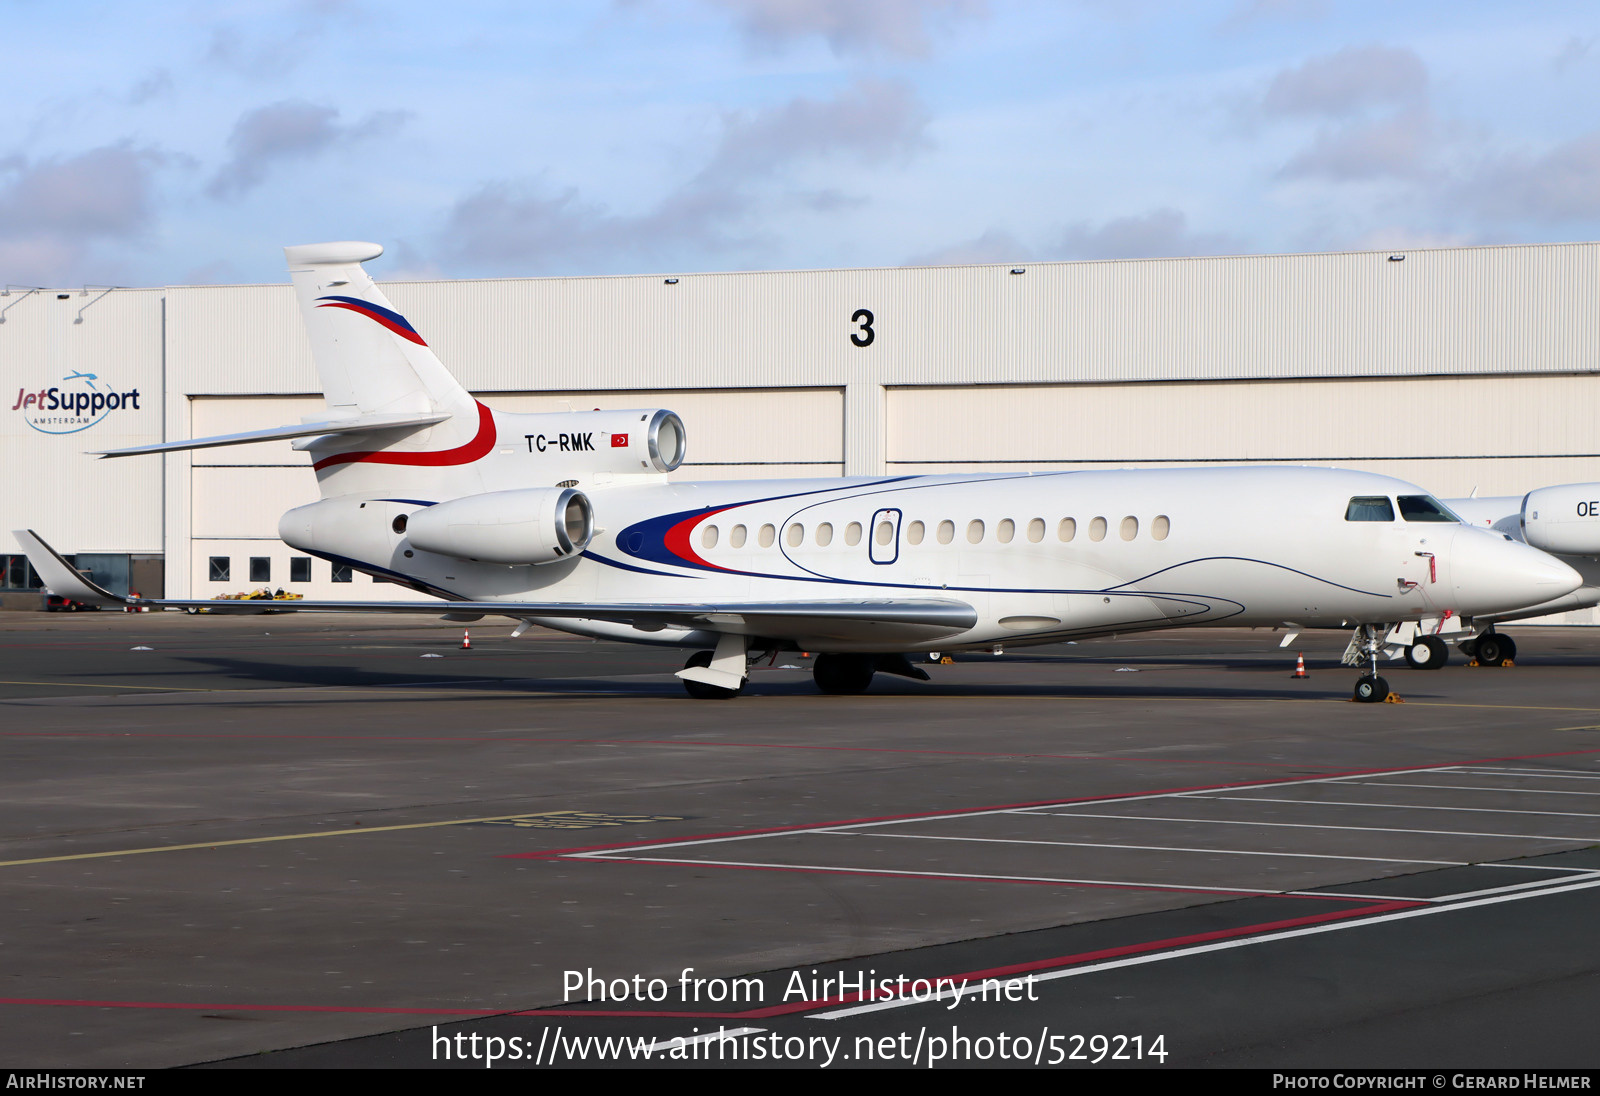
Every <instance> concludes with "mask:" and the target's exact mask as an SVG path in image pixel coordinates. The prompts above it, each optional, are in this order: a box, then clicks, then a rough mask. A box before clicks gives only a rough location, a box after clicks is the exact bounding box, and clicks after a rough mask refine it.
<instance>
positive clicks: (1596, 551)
mask: <svg viewBox="0 0 1600 1096" xmlns="http://www.w3.org/2000/svg"><path fill="white" fill-rule="evenodd" d="M1522 537H1523V539H1524V540H1526V541H1527V542H1528V543H1529V544H1531V545H1533V546H1534V547H1535V548H1542V549H1543V550H1544V551H1546V552H1554V553H1556V554H1557V555H1563V556H1600V483H1568V484H1563V485H1562V486H1560V487H1541V488H1539V489H1538V490H1537V491H1530V492H1528V497H1527V498H1525V499H1523V500H1522Z"/></svg>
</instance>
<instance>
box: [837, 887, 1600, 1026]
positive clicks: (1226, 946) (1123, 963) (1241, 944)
mask: <svg viewBox="0 0 1600 1096" xmlns="http://www.w3.org/2000/svg"><path fill="white" fill-rule="evenodd" d="M1595 887H1600V879H1592V880H1585V881H1583V882H1581V883H1568V884H1565V885H1563V886H1556V887H1545V888H1543V889H1541V890H1530V891H1520V892H1518V893H1516V894H1498V895H1493V896H1490V897H1486V898H1476V899H1472V900H1470V901H1466V902H1450V903H1440V904H1437V905H1430V906H1424V907H1423V908H1421V909H1409V910H1399V911H1397V912H1395V913H1380V914H1378V915H1376V916H1374V917H1363V918H1359V919H1352V920H1349V921H1336V922H1333V923H1332V924H1326V925H1310V926H1307V927H1306V928H1301V929H1286V930H1284V931H1283V932H1273V933H1267V934H1265V935H1262V936H1249V937H1245V938H1244V939H1241V940H1222V941H1218V942H1217V943H1214V944H1197V945H1195V946H1194V947H1187V948H1177V949H1174V950H1173V951H1163V952H1157V953H1155V954H1152V955H1133V956H1129V957H1127V958H1125V959H1111V960H1107V961H1106V962H1103V963H1091V964H1088V965H1085V966H1081V967H1068V968H1065V969H1063V970H1054V971H1049V972H1048V973H1045V974H1034V975H1032V976H1031V977H1032V978H1033V980H1034V981H1035V982H1053V981H1055V980H1057V979H1059V978H1077V977H1080V976H1082V975H1085V974H1098V973H1099V972H1101V971H1106V970H1117V969H1119V968H1121V967H1135V966H1142V965H1145V964H1147V963H1163V962H1166V961H1168V960H1170V959H1183V958H1187V957H1188V956H1191V955H1205V954H1208V953H1210V952H1216V951H1229V950H1232V949H1234V948H1248V947H1255V946H1257V945H1259V944H1269V943H1276V942H1277V941H1279V940H1292V939H1295V938H1296V937H1301V936H1317V935H1320V934H1322V933H1325V932H1342V931H1344V930H1346V929H1355V928H1366V927H1368V926H1370V925H1378V924H1386V923H1388V922H1391V921H1406V920H1410V919H1411V918H1414V917H1431V916H1433V915H1434V914H1436V913H1452V912H1454V911H1456V910H1463V909H1474V908H1476V907H1479V906H1493V905H1498V904H1499V903H1502V902H1520V901H1522V900H1524V899H1527V898H1543V897H1545V896H1546V895H1551V894H1568V893H1572V892H1576V891H1582V890H1593V889H1594V888H1595ZM953 996H955V992H954V991H951V990H941V991H939V992H938V993H935V994H933V995H932V996H928V997H922V998H917V999H899V1000H892V1001H873V1002H871V1003H869V1004H864V1005H851V1006H847V1007H845V1008H839V1009H830V1010H828V1011H827V1012H813V1013H811V1014H810V1016H809V1017H808V1019H812V1020H839V1019H843V1018H844V1017H847V1016H859V1015H861V1014H863V1013H867V1012H881V1011H884V1010H885V1009H891V1008H904V1007H905V1006H906V1005H915V1004H928V1003H932V1002H934V1001H939V1000H943V999H944V998H947V997H953Z"/></svg>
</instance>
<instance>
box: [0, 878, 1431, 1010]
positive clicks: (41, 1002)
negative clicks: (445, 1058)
mask: <svg viewBox="0 0 1600 1096" xmlns="http://www.w3.org/2000/svg"><path fill="white" fill-rule="evenodd" d="M1419 905H1425V903H1421V902H1404V901H1396V902H1379V903H1375V904H1373V905H1368V906H1361V907H1358V908H1356V909H1353V910H1339V911H1336V912H1333V913H1322V914H1313V915H1311V916H1307V917H1295V918H1290V919H1287V920H1280V921H1264V922H1259V923H1257V924H1252V925H1241V926H1239V927H1237V928H1231V929H1217V930H1214V931H1212V932H1203V933H1194V934H1191V935H1188V936H1172V937H1167V938H1165V939H1161V940H1150V941H1146V942H1144V943H1139V944H1127V945H1123V946H1121V947H1115V948H1102V949H1100V950H1097V951H1085V952H1078V953H1075V954H1072V955H1058V956H1053V957H1051V958H1048V959H1036V960H1032V961H1030V962H1026V963H1013V964H1009V965H1007V966H1000V967H989V968H987V969H985V970H976V971H968V972H966V973H963V974H956V975H943V976H939V978H937V979H936V978H933V977H929V978H925V979H916V980H917V981H927V982H935V981H941V980H942V981H943V982H945V983H948V982H950V981H951V980H952V979H953V980H954V981H956V982H957V983H958V984H959V983H960V982H961V981H962V980H966V981H969V982H970V981H972V980H973V979H977V980H979V981H982V980H983V979H985V978H1001V977H1010V976H1015V975H1016V974H1019V973H1025V972H1029V971H1039V970H1054V969H1058V968H1061V967H1069V966H1077V965H1080V964H1084V963H1091V962H1098V961H1100V960H1102V959H1109V958H1115V957H1120V956H1125V955H1139V954H1147V953H1150V952H1154V951H1162V950H1169V949H1176V948H1181V947H1186V946H1189V945H1191V944H1198V943H1204V942H1209V941H1213V940H1227V939H1235V938H1237V937H1241V936H1249V935H1253V934H1255V933H1262V932H1276V931H1279V930H1282V929H1288V928H1295V927H1299V926H1302V925H1312V924H1319V923H1322V922H1327V921H1337V920H1342V919H1346V918H1351V917H1360V916H1365V915H1369V914H1377V913H1386V912H1388V911H1390V910H1396V909H1406V908H1409V907H1412V906H1419ZM862 999H866V1000H887V999H888V998H880V997H864V995H862V994H856V993H851V994H845V995H843V996H838V997H827V998H821V999H817V1000H810V1001H791V1002H788V1003H785V1004H780V1005H769V1006H767V1007H764V1008H758V1009H749V1010H746V1011H743V1012H672V1011H666V1010H658V1011H645V1010H615V1009H566V1008H544V1009H524V1010H521V1011H515V1010H506V1009H489V1008H428V1007H400V1006H390V1005H258V1004H199V1003H189V1002H183V1001H104V1000H77V999H72V998H61V997H0V1005H35V1006H48V1007H56V1008H128V1009H178V1010H185V1011H206V1012H330V1013H366V1014H393V1015H404V1016H519V1017H522V1016H526V1017H539V1016H597V1017H620V1016H627V1017H683V1018H701V1017H704V1018H716V1017H724V1018H727V1019H750V1020H754V1019H761V1018H763V1017H772V1016H785V1015H789V1014H791V1013H796V1012H806V1011H809V1010H811V1009H815V1008H823V1007H829V1006H833V1005H841V1004H852V1003H854V1002H856V1001H858V1000H862Z"/></svg>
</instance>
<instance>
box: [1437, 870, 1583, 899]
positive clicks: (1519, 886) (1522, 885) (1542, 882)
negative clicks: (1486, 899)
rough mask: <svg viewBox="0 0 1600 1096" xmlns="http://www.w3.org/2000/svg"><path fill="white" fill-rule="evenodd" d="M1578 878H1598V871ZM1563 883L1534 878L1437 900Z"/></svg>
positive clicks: (1444, 896)
mask: <svg viewBox="0 0 1600 1096" xmlns="http://www.w3.org/2000/svg"><path fill="white" fill-rule="evenodd" d="M1579 879H1600V871H1591V872H1586V873H1585V874H1584V875H1582V876H1581V877H1579ZM1579 879H1573V880H1570V882H1574V883H1575V882H1578V881H1579ZM1565 885H1566V884H1565V883H1559V882H1555V881H1553V880H1549V879H1535V880H1532V881H1531V882H1528V883H1512V884H1510V885H1509V886H1504V887H1485V888H1483V889H1482V890H1472V891H1462V892H1460V893H1459V894H1445V895H1441V896H1440V897H1439V899H1438V901H1441V902H1454V901H1459V900H1460V899H1464V898H1477V897H1478V896H1479V895H1483V894H1506V893H1509V892H1511V891H1525V890H1530V889H1532V888H1534V887H1545V888H1549V887H1552V886H1565Z"/></svg>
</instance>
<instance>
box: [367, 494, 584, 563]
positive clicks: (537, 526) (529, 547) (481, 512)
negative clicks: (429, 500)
mask: <svg viewBox="0 0 1600 1096" xmlns="http://www.w3.org/2000/svg"><path fill="white" fill-rule="evenodd" d="M395 520H396V522H401V521H403V522H404V524H403V526H401V527H400V528H399V529H397V531H403V532H404V533H405V536H406V539H407V540H408V541H409V542H410V543H411V545H412V546H413V547H416V548H420V549H422V550H423V551H424V552H436V553H438V554H439V555H442V556H453V557H455V558H456V559H469V560H477V561H479V562H481V563H504V564H510V565H521V564H540V563H555V562H558V561H559V560H563V559H570V558H571V557H573V556H575V555H577V554H578V553H580V552H582V551H583V550H584V549H585V548H586V547H588V545H589V539H590V537H592V536H593V535H594V508H593V507H592V506H591V505H590V503H589V497H588V496H587V495H585V494H584V493H583V492H582V491H575V490H573V489H572V488H570V487H567V488H562V487H546V488H528V489H525V490H521V491H490V492H488V493H487V494H482V495H467V496H466V497H465V498H459V499H452V500H450V501H449V502H441V503H439V504H437V505H435V506H429V507H427V508H426V509H423V510H417V511H415V512H413V513H411V514H409V515H407V516H406V517H404V518H403V519H402V518H397V519H395Z"/></svg>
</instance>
